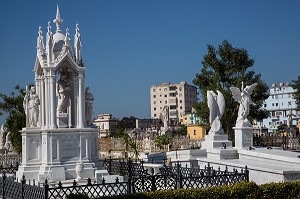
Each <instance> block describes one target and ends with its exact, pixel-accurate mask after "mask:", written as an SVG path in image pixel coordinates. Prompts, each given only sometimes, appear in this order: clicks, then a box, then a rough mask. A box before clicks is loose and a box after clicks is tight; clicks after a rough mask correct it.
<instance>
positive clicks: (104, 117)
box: [94, 114, 119, 138]
mask: <svg viewBox="0 0 300 199" xmlns="http://www.w3.org/2000/svg"><path fill="white" fill-rule="evenodd" d="M118 123H119V119H117V118H114V117H113V116H112V114H99V115H98V117H97V119H95V120H94V124H95V125H96V126H97V127H98V128H99V137H100V138H103V137H108V136H109V134H110V133H111V132H112V131H114V130H116V127H117V124H118Z"/></svg>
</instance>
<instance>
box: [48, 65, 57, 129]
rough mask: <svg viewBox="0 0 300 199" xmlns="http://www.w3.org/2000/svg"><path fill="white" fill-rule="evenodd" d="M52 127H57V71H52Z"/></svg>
mask: <svg viewBox="0 0 300 199" xmlns="http://www.w3.org/2000/svg"><path fill="white" fill-rule="evenodd" d="M50 72H51V74H50V84H49V85H50V128H51V129H55V128H57V124H56V81H55V71H52V70H51V71H50Z"/></svg>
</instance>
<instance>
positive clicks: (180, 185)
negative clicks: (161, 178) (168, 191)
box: [176, 173, 183, 189]
mask: <svg viewBox="0 0 300 199" xmlns="http://www.w3.org/2000/svg"><path fill="white" fill-rule="evenodd" d="M182 181H183V178H182V174H181V173H180V174H179V178H178V182H177V181H176V182H177V183H178V184H177V186H176V187H177V188H179V189H181V188H183V186H182ZM178 186H179V187H178Z"/></svg>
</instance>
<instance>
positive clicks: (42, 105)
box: [40, 78, 45, 129]
mask: <svg viewBox="0 0 300 199" xmlns="http://www.w3.org/2000/svg"><path fill="white" fill-rule="evenodd" d="M44 81H45V79H44V78H42V81H41V93H40V94H41V95H40V121H41V128H42V129H44V128H45V83H44Z"/></svg>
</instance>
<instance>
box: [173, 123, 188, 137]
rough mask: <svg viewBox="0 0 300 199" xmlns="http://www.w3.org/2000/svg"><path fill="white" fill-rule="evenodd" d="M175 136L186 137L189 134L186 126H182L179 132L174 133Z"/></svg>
mask: <svg viewBox="0 0 300 199" xmlns="http://www.w3.org/2000/svg"><path fill="white" fill-rule="evenodd" d="M173 133H174V134H175V136H176V135H177V136H180V135H186V134H187V129H186V126H185V125H182V126H180V127H179V128H178V129H177V130H175V131H174V132H173Z"/></svg>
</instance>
